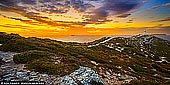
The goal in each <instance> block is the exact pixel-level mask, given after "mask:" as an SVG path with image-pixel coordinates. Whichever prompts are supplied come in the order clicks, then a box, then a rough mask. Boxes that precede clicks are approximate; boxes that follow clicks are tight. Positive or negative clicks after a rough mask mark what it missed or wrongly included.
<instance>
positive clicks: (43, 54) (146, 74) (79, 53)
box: [0, 33, 170, 85]
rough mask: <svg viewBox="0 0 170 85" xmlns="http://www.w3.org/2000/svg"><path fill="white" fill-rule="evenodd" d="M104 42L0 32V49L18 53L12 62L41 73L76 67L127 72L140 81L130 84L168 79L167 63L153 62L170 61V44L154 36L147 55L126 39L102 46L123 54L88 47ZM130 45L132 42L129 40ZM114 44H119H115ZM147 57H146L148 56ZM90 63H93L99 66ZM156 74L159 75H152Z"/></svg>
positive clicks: (101, 47) (97, 47) (60, 71)
mask: <svg viewBox="0 0 170 85" xmlns="http://www.w3.org/2000/svg"><path fill="white" fill-rule="evenodd" d="M105 39H108V38H107V37H105V38H102V39H99V40H96V41H94V42H90V43H73V42H67V43H66V42H61V41H56V40H50V39H40V38H35V37H29V38H24V37H21V36H20V35H17V34H6V33H0V43H1V44H2V46H0V50H1V51H12V52H17V53H19V54H17V55H15V56H14V61H15V63H22V64H26V67H27V68H28V69H30V70H35V71H38V72H42V73H48V74H55V75H60V76H62V75H66V74H69V73H71V72H73V71H74V70H76V69H78V68H79V66H88V67H90V68H92V69H94V70H95V71H97V72H100V71H99V67H103V68H104V70H106V71H107V70H108V69H112V70H113V71H114V72H117V73H118V72H119V73H124V71H125V70H126V71H128V72H127V73H128V74H129V75H132V76H135V77H137V78H138V80H141V81H132V82H131V84H132V85H140V84H141V85H143V84H148V85H152V84H154V85H156V84H163V83H166V82H167V80H166V79H165V78H164V77H170V64H169V63H167V62H164V63H159V62H154V61H158V60H160V56H161V57H166V58H167V59H166V60H167V61H169V62H170V56H169V55H170V48H169V47H170V44H169V43H170V42H168V41H164V40H161V39H159V38H156V37H154V42H153V44H152V45H144V47H145V48H146V50H147V52H141V51H140V49H139V48H140V47H138V46H135V45H134V44H132V43H130V44H127V40H128V38H127V39H123V38H114V39H112V40H110V41H108V42H107V43H105V45H110V44H112V47H115V48H117V47H123V48H124V50H123V51H122V52H118V51H116V50H115V49H111V48H108V47H106V46H105V45H103V44H101V45H99V46H95V47H91V48H88V45H91V44H97V43H98V42H101V41H103V40H105ZM129 42H134V41H130V40H129ZM116 43H119V44H117V45H116ZM162 44H164V45H162ZM134 53H135V54H134ZM146 54H147V55H148V56H147V57H146ZM151 54H153V55H154V57H153V56H151ZM91 61H94V62H96V63H97V64H98V65H95V64H94V63H92V62H91ZM117 66H121V68H117ZM129 68H131V69H129ZM153 69H156V70H153ZM155 74H157V75H159V76H154V75H155ZM144 80H147V81H144ZM92 83H95V82H92Z"/></svg>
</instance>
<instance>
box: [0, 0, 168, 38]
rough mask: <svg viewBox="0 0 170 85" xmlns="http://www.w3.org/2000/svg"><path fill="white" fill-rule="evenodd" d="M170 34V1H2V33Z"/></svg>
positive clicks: (46, 35)
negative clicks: (144, 32) (145, 31)
mask: <svg viewBox="0 0 170 85" xmlns="http://www.w3.org/2000/svg"><path fill="white" fill-rule="evenodd" d="M144 30H147V33H149V34H170V0H0V32H7V33H17V34H20V35H22V36H36V37H55V36H58V35H134V34H139V33H143V31H144Z"/></svg>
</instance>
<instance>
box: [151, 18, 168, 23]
mask: <svg viewBox="0 0 170 85" xmlns="http://www.w3.org/2000/svg"><path fill="white" fill-rule="evenodd" d="M166 21H170V17H166V18H165V19H160V20H156V21H153V22H166Z"/></svg>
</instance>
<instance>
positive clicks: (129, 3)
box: [92, 0, 142, 21]
mask: <svg viewBox="0 0 170 85" xmlns="http://www.w3.org/2000/svg"><path fill="white" fill-rule="evenodd" d="M103 3H104V4H103V6H101V7H100V8H98V9H96V10H95V11H94V16H92V20H93V21H96V20H100V19H102V20H106V18H107V16H108V15H118V14H124V13H126V12H129V11H132V10H134V9H135V8H137V7H138V6H139V5H140V4H141V3H142V2H141V0H104V1H103ZM128 15H129V14H128ZM128 15H126V16H128ZM124 17H125V16H124Z"/></svg>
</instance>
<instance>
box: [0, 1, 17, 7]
mask: <svg viewBox="0 0 170 85" xmlns="http://www.w3.org/2000/svg"><path fill="white" fill-rule="evenodd" d="M0 3H1V4H4V5H8V6H11V5H15V4H16V3H17V0H0Z"/></svg>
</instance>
